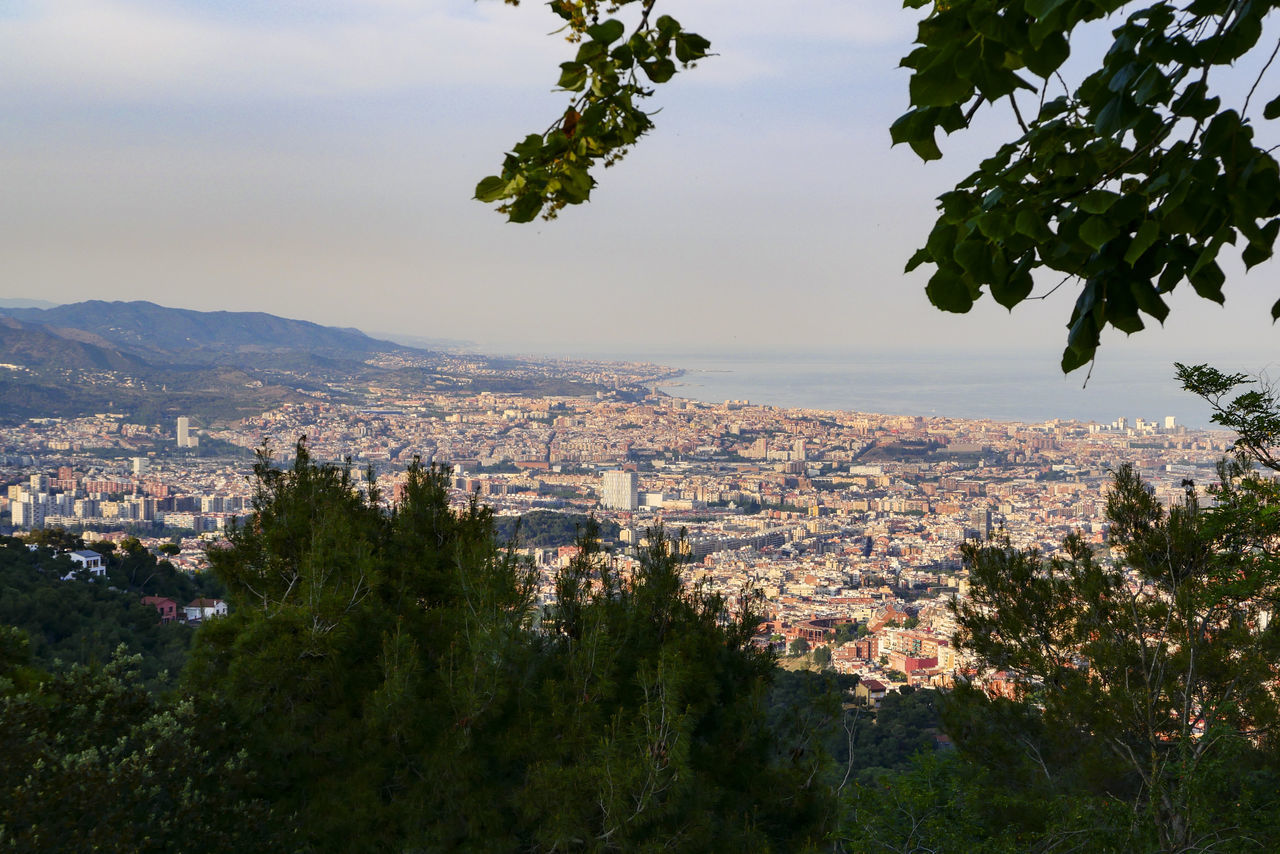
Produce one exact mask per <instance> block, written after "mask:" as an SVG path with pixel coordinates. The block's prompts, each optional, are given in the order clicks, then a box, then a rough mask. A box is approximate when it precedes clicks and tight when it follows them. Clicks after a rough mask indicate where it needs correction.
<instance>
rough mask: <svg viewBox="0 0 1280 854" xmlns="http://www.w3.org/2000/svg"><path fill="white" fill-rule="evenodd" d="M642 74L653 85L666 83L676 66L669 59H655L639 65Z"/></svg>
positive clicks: (672, 75) (673, 74)
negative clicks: (642, 70) (646, 76)
mask: <svg viewBox="0 0 1280 854" xmlns="http://www.w3.org/2000/svg"><path fill="white" fill-rule="evenodd" d="M640 67H641V68H643V69H644V73H645V74H646V75H648V77H649V79H650V80H652V81H653V82H654V83H666V82H667V81H668V80H670V79H671V78H672V77H674V76H675V73H676V64H675V63H674V62H672V61H671V60H669V59H655V60H652V61H650V62H644V63H641V64H640Z"/></svg>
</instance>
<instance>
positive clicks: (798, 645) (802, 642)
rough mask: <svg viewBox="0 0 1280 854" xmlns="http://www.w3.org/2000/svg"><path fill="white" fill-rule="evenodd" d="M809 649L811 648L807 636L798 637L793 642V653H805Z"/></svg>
mask: <svg viewBox="0 0 1280 854" xmlns="http://www.w3.org/2000/svg"><path fill="white" fill-rule="evenodd" d="M809 649H810V646H809V641H808V639H807V638H802V637H800V638H796V639H795V640H793V641H792V642H791V654H792V655H804V654H805V653H806V652H808V651H809Z"/></svg>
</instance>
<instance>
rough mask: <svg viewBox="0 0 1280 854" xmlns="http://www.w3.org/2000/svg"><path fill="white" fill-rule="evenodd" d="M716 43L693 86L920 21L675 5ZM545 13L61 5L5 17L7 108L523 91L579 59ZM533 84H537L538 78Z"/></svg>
mask: <svg viewBox="0 0 1280 854" xmlns="http://www.w3.org/2000/svg"><path fill="white" fill-rule="evenodd" d="M663 8H664V10H665V11H667V12H669V13H670V14H673V15H675V16H676V17H677V18H679V19H681V20H682V21H683V22H684V23H685V24H686V25H687V26H689V27H690V28H693V29H697V30H700V31H702V32H703V33H704V34H705V35H707V36H708V37H709V38H711V39H712V40H713V43H714V45H715V49H716V50H717V52H718V54H719V56H717V57H716V58H715V59H714V60H711V61H709V62H707V63H704V67H703V68H700V69H699V72H698V74H696V75H690V79H695V80H698V81H700V82H701V83H702V84H703V85H719V84H724V83H740V82H744V81H751V80H760V79H765V78H770V77H777V76H779V75H785V74H789V73H794V71H795V69H796V68H797V63H798V62H801V61H802V60H803V59H804V56H805V54H806V53H807V52H809V51H810V50H812V49H815V48H817V49H823V48H831V47H835V48H839V47H842V46H843V47H847V48H849V49H852V50H856V49H859V48H863V49H865V48H875V47H883V46H887V45H894V46H898V45H902V46H905V45H906V44H907V43H909V41H910V26H911V20H910V14H909V13H904V12H902V11H901V10H899V9H896V8H886V7H885V6H884V5H883V4H881V3H878V2H877V3H872V2H870V0H861V2H854V3H850V2H848V0H845V2H840V0H799V2H793V3H788V4H779V3H777V2H776V0H775V2H767V3H766V2H763V0H696V2H695V0H670V2H668V3H666V4H664V6H663ZM557 24H558V19H556V18H555V17H554V16H552V15H550V14H549V13H548V12H547V10H546V8H545V5H544V4H542V3H537V2H526V3H524V4H522V5H520V6H519V7H514V8H513V7H511V6H508V5H505V4H502V3H499V2H496V0H486V2H474V0H436V2H431V3H423V2H421V0H413V2H410V0H360V2H356V0H314V2H307V3H302V2H300V1H299V0H279V1H278V2H274V3H272V2H265V1H264V2H261V3H246V2H223V3H220V4H213V3H192V2H187V3H186V4H183V3H181V2H177V3H175V2H172V0H171V2H167V3H160V2H157V0H59V2H57V3H47V4H26V5H22V6H19V7H17V8H11V9H10V11H9V13H8V14H7V15H6V16H3V17H0V97H4V98H6V99H7V100H10V101H12V100H23V99H41V98H44V97H47V96H49V95H51V94H52V95H56V96H62V97H71V98H78V99H85V100H109V101H129V102H138V101H148V100H153V99H163V100H179V101H184V102H187V101H196V102H201V101H206V100H209V99H215V100H216V99H233V100H235V99H251V100H261V99H270V98H307V97H332V96H339V97H341V96H350V95H356V96H360V95H367V94H377V93H385V92H395V91H403V90H406V89H415V88H424V87H451V86H466V85H479V86H489V87H504V88H508V87H509V88H514V87H524V88H527V87H528V86H529V85H530V80H531V76H532V79H534V80H545V81H546V87H547V89H550V88H551V85H552V83H553V79H554V76H555V74H556V64H557V63H558V62H560V61H562V60H563V59H564V58H565V55H566V54H567V53H568V50H569V48H567V46H566V45H565V43H564V42H563V41H562V40H560V39H558V38H555V37H549V36H548V33H549V31H550V30H552V29H554V28H555V27H556V25H557ZM533 75H536V76H533Z"/></svg>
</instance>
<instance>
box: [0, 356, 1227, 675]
mask: <svg viewBox="0 0 1280 854" xmlns="http://www.w3.org/2000/svg"><path fill="white" fill-rule="evenodd" d="M548 371H549V373H550V374H552V375H554V374H555V373H556V372H557V371H568V372H570V373H574V374H576V375H582V374H584V373H587V372H590V373H591V374H592V375H593V376H594V377H595V378H596V379H597V380H605V381H607V382H612V383H614V384H617V385H618V386H619V388H631V387H633V385H634V382H635V380H636V378H637V376H643V377H645V378H647V379H649V380H650V381H652V380H653V379H654V378H655V377H658V376H664V375H669V374H671V373H673V372H669V371H668V372H663V371H660V370H656V369H655V368H654V366H640V367H637V366H627V365H619V366H616V367H614V368H612V369H610V368H608V367H606V366H602V365H600V364H595V363H592V364H586V365H584V364H574V363H564V364H559V365H558V366H552V367H549V368H548ZM300 439H305V442H306V445H307V447H308V450H309V452H310V454H311V455H312V456H313V457H314V458H315V459H318V460H322V461H329V462H332V463H337V464H345V463H346V462H347V461H349V464H350V465H351V466H353V467H354V468H356V469H359V470H361V471H364V470H368V471H371V472H372V473H373V476H374V478H375V482H376V483H377V485H378V487H379V488H380V489H381V492H382V494H383V495H384V496H387V499H388V500H390V501H395V500H397V499H398V496H399V489H400V487H401V485H402V482H403V478H404V472H405V469H406V467H407V466H408V465H409V464H410V463H411V462H412V461H414V460H420V461H422V462H423V463H427V464H432V463H434V464H439V465H442V466H448V467H449V468H450V470H451V475H452V481H451V482H452V486H453V489H452V500H453V501H454V503H455V504H456V505H457V506H462V505H464V504H465V503H466V502H467V501H468V500H469V498H470V497H471V496H478V497H479V499H480V501H482V502H483V503H484V504H486V505H488V506H490V507H492V508H493V510H494V512H495V514H496V515H497V516H498V517H499V518H500V519H501V518H503V517H511V516H522V515H524V514H528V513H531V512H533V511H552V512H557V513H566V514H570V517H571V518H573V519H581V518H582V517H583V516H585V515H587V514H591V515H594V516H596V517H597V518H598V519H600V520H601V521H607V522H612V523H616V525H617V526H618V528H617V531H618V533H617V535H616V537H615V538H611V539H610V542H609V543H608V544H607V545H608V546H609V547H610V548H611V550H612V554H613V560H614V561H615V563H616V564H617V565H618V566H619V567H620V568H622V569H623V570H626V569H627V568H629V567H634V565H635V562H636V557H635V555H636V551H637V549H641V548H643V547H645V546H646V545H647V544H648V540H647V539H646V538H647V536H648V534H649V532H650V531H651V530H652V529H654V528H656V527H657V526H662V528H663V529H664V530H665V532H666V534H667V536H669V537H676V536H678V537H679V548H680V549H682V550H683V551H684V554H685V556H686V557H687V559H688V564H687V567H686V571H685V573H686V579H687V581H688V582H690V583H704V584H706V585H709V587H710V588H711V589H712V590H715V591H717V592H720V593H722V594H724V595H725V596H727V597H728V598H729V600H730V601H731V602H736V601H737V597H739V596H741V595H742V594H743V592H744V591H753V592H754V593H755V594H758V595H761V596H763V600H764V602H763V605H764V610H765V613H766V615H767V617H768V621H767V624H765V625H762V626H761V631H760V636H761V641H762V642H768V643H771V644H773V645H775V646H776V648H777V649H778V650H779V651H780V652H783V653H785V652H788V651H793V652H794V651H796V650H800V649H816V648H817V647H820V646H831V647H833V648H832V649H830V650H828V651H829V652H830V656H829V661H830V664H829V666H830V667H833V668H834V669H835V670H837V671H838V672H842V673H850V674H858V675H859V676H861V677H863V680H864V682H866V683H867V684H871V685H875V684H880V685H882V686H884V687H885V688H887V689H889V690H893V689H895V688H897V687H899V686H901V685H908V684H910V685H937V686H949V685H950V684H951V681H952V679H953V675H954V674H955V673H956V672H957V670H971V669H972V662H970V661H968V660H966V659H965V656H964V654H963V653H959V654H958V653H957V651H956V650H955V649H954V648H953V647H952V644H951V638H952V636H953V635H954V633H955V629H956V626H955V623H954V618H953V616H952V613H951V611H950V610H949V609H948V607H947V604H948V602H949V600H950V599H951V598H952V597H954V596H958V597H961V598H963V597H964V596H965V595H966V593H967V586H968V581H967V573H966V571H965V570H964V569H963V567H962V565H961V561H960V546H961V544H962V543H964V542H965V541H966V540H972V539H974V538H978V539H985V538H987V537H990V536H992V535H993V534H997V533H998V534H999V535H1000V536H1003V537H1007V538H1008V540H1009V542H1010V543H1011V544H1012V545H1013V546H1015V547H1018V548H1035V549H1037V550H1038V551H1039V552H1040V553H1041V554H1043V555H1046V556H1048V555H1052V554H1054V553H1055V551H1056V550H1057V549H1058V548H1059V546H1060V544H1061V542H1062V540H1063V538H1064V537H1065V536H1066V535H1068V534H1069V533H1072V532H1078V533H1079V534H1081V535H1082V536H1084V537H1085V538H1086V539H1087V541H1088V542H1089V543H1091V544H1093V545H1094V546H1096V547H1097V548H1098V549H1099V550H1105V548H1106V542H1107V540H1106V533H1107V525H1106V522H1105V520H1104V512H1105V509H1106V495H1107V491H1108V489H1109V486H1110V483H1111V479H1112V474H1113V472H1114V471H1115V469H1117V468H1118V467H1119V466H1120V465H1121V464H1123V463H1131V464H1133V465H1134V466H1136V467H1137V468H1138V470H1139V472H1140V473H1141V475H1142V477H1143V478H1144V479H1145V480H1146V481H1147V482H1148V483H1150V484H1151V485H1152V486H1153V488H1154V490H1155V494H1156V496H1157V497H1158V498H1159V499H1160V500H1161V501H1163V502H1165V503H1166V504H1167V503H1170V502H1174V501H1176V500H1178V499H1180V498H1181V497H1182V496H1183V495H1184V493H1185V484H1186V482H1187V481H1193V482H1194V483H1195V484H1198V485H1202V486H1207V485H1208V484H1210V483H1212V482H1213V481H1214V479H1215V477H1216V470H1215V467H1216V465H1217V463H1218V461H1219V460H1220V459H1221V458H1222V457H1223V456H1224V455H1225V454H1226V453H1227V452H1228V450H1229V449H1230V448H1231V446H1232V440H1233V436H1232V434H1229V433H1227V432H1226V431H1204V430H1191V429H1187V428H1185V427H1183V426H1180V425H1177V424H1175V423H1174V420H1173V419H1172V418H1163V419H1159V420H1150V419H1145V418H1141V417H1139V418H1134V419H1132V420H1129V419H1127V418H1119V419H1117V420H1115V421H1113V422H1110V423H1106V424H1098V423H1093V422H1089V423H1082V422H1074V421H1051V422H1046V423H1039V424H1022V423H1001V422H995V421H980V420H979V421H975V420H959V419H947V418H925V417H918V416H893V415H878V414H869V413H849V412H828V411H819V410H799V409H780V408H777V407H772V406H765V405H754V404H751V403H750V402H748V401H743V400H738V401H726V402H724V403H722V404H718V405H713V404H707V403H702V402H698V401H693V400H685V399H681V398H678V397H672V396H669V395H667V394H663V393H659V392H657V391H653V392H651V393H648V394H647V395H645V396H643V397H641V398H640V399H638V400H636V401H635V402H630V401H627V400H621V399H618V395H615V394H611V393H605V392H597V393H596V394H595V395H592V396H587V397H568V396H558V397H536V396H529V395H503V394H496V393H491V392H484V393H480V394H474V395H468V394H466V393H464V392H453V393H439V394H426V395H417V396H406V395H405V394H404V393H402V392H400V391H394V390H385V391H379V390H375V391H373V392H371V393H370V395H369V397H368V398H367V400H366V401H365V404H364V405H362V406H350V405H342V404H336V403H332V402H328V401H324V400H316V401H315V402H312V403H302V404H287V405H283V406H280V407H278V408H276V409H273V410H269V411H265V412H262V413H261V414H259V415H257V416H250V417H246V418H243V419H240V420H237V421H234V422H228V423H219V424H215V425H209V426H206V427H198V426H196V425H195V424H194V422H193V421H192V419H190V418H188V417H185V416H184V417H179V418H178V419H176V421H175V422H173V423H170V424H138V423H131V422H130V421H129V419H128V418H126V417H125V416H122V415H113V414H99V415H96V416H92V417H82V418H66V419H64V418H37V419H31V420H29V421H27V422H25V423H23V424H21V425H18V426H15V427H7V428H3V429H2V430H0V448H3V453H2V454H0V463H3V469H2V470H0V471H2V472H3V478H4V483H5V484H6V485H7V490H6V491H5V495H4V496H3V497H0V519H4V520H5V521H6V522H8V523H10V524H11V526H12V528H13V529H14V530H18V531H21V530H28V529H34V528H40V527H63V528H67V529H69V530H73V531H85V532H86V533H85V535H84V536H85V539H86V540H93V539H97V538H103V539H114V540H116V541H119V540H120V539H122V538H124V537H127V536H136V537H139V538H140V540H141V542H143V543H144V544H146V545H148V546H150V547H152V548H156V547H158V546H159V545H161V544H163V543H165V542H175V543H177V544H179V545H180V551H178V553H177V554H174V555H173V556H172V557H171V558H170V561H171V562H172V563H173V564H174V565H175V566H177V567H179V568H180V569H183V570H186V571H193V572H194V571H200V570H201V569H202V568H203V567H204V566H205V557H204V550H205V548H207V547H208V546H209V545H210V543H216V542H217V540H218V539H219V537H220V536H221V532H222V531H224V530H225V528H226V526H227V525H229V524H231V523H232V521H233V520H234V519H236V518H237V517H242V516H244V515H245V514H246V512H248V511H249V510H250V509H251V508H252V498H253V496H252V485H251V480H250V478H249V477H248V476H247V475H248V470H249V468H250V466H251V462H252V459H253V452H255V451H258V450H262V451H263V452H265V453H267V454H269V455H271V457H272V459H273V460H274V461H276V463H277V464H287V463H288V462H289V460H290V459H291V454H292V452H293V448H294V446H295V443H296V442H298V441H299V440H300ZM202 442H203V445H202V444H201V443H202ZM212 447H216V448H219V449H222V451H221V452H220V453H218V454H216V455H211V456H205V455H198V454H200V453H202V452H200V449H201V448H204V449H205V451H208V449H209V448H212ZM88 532H94V533H88ZM513 545H514V546H515V547H516V548H517V549H518V550H519V551H520V552H521V553H522V554H524V555H526V556H527V557H528V559H529V560H531V561H532V562H533V563H534V564H536V565H537V566H538V567H539V569H540V570H541V573H540V577H541V579H542V580H541V585H540V589H539V591H538V595H539V600H540V602H541V603H542V604H543V605H549V604H551V603H552V602H553V600H554V574H555V571H556V570H557V569H558V568H561V567H563V566H564V565H566V564H567V562H568V561H569V560H571V559H572V557H573V554H574V553H575V549H574V548H573V547H572V545H571V544H570V543H569V542H563V543H559V544H557V545H554V546H543V547H533V546H524V545H523V544H521V543H519V542H516V543H513ZM841 626H846V627H848V628H850V629H853V628H855V627H856V628H857V637H856V638H855V637H854V636H853V635H852V634H851V633H850V632H848V631H846V632H843V633H841V634H840V637H841V638H842V641H843V642H842V643H840V644H839V645H838V646H836V645H835V644H834V643H833V639H834V638H836V637H837V630H839V629H840V627H841ZM825 659H826V656H824V660H825ZM980 678H990V679H999V678H1001V676H1000V675H999V674H986V675H985V677H980Z"/></svg>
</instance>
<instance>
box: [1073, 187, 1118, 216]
mask: <svg viewBox="0 0 1280 854" xmlns="http://www.w3.org/2000/svg"><path fill="white" fill-rule="evenodd" d="M1119 200H1120V195H1119V194H1118V193H1113V192H1111V191H1110V190H1090V191H1089V192H1087V193H1085V194H1084V195H1083V196H1081V197H1080V201H1079V203H1078V207H1079V208H1080V210H1082V211H1084V212H1085V213H1091V214H1102V213H1106V212H1107V211H1108V210H1110V209H1111V206H1112V205H1114V204H1115V203H1116V202H1117V201H1119Z"/></svg>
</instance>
